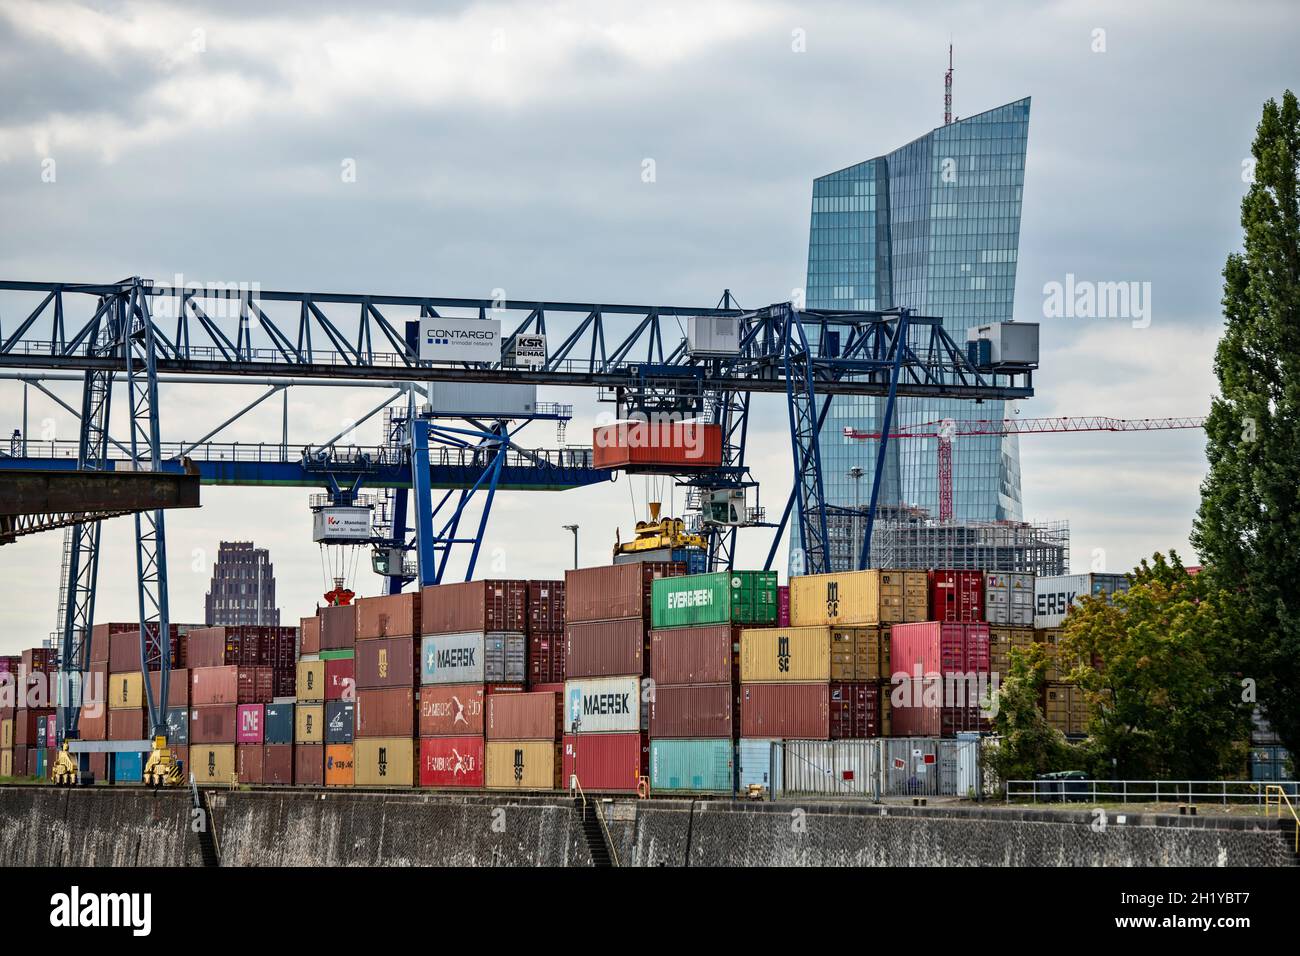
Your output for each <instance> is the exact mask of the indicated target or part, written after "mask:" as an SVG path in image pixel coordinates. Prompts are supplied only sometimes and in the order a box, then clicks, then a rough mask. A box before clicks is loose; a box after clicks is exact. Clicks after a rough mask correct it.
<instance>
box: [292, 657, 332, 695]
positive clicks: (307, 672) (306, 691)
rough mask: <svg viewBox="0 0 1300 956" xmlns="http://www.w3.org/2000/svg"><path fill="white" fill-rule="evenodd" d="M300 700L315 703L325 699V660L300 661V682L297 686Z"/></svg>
mask: <svg viewBox="0 0 1300 956" xmlns="http://www.w3.org/2000/svg"><path fill="white" fill-rule="evenodd" d="M296 691H297V696H298V700H299V702H300V703H301V702H304V701H305V702H307V703H314V702H316V701H322V702H323V701H324V700H325V662H324V661H299V662H298V684H297V687H296Z"/></svg>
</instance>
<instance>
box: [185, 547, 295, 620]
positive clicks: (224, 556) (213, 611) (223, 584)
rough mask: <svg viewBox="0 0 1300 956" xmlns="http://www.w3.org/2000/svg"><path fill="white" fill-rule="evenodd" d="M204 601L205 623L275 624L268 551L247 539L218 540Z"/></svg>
mask: <svg viewBox="0 0 1300 956" xmlns="http://www.w3.org/2000/svg"><path fill="white" fill-rule="evenodd" d="M204 604H205V610H204V621H205V623H207V625H208V626H209V627H212V626H215V625H222V624H225V625H236V624H261V625H265V626H278V625H279V623H280V609H279V608H278V607H276V606H275V572H274V570H273V569H272V567H271V553H270V552H269V551H267V550H266V548H255V547H253V542H251V541H222V542H221V545H220V546H219V547H218V549H217V562H216V564H215V565H213V567H212V584H211V585H210V586H209V588H208V594H207V598H206V599H205V602H204Z"/></svg>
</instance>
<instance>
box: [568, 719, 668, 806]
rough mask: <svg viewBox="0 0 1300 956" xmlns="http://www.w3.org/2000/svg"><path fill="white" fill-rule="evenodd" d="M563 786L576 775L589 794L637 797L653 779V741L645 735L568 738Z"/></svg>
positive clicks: (576, 736) (576, 735)
mask: <svg viewBox="0 0 1300 956" xmlns="http://www.w3.org/2000/svg"><path fill="white" fill-rule="evenodd" d="M563 758H564V766H563V773H562V777H561V786H562V787H567V786H569V779H570V777H572V776H573V775H574V774H577V777H578V783H579V784H580V785H581V786H582V789H583V790H584V791H586V792H587V793H636V788H637V781H638V780H639V779H640V778H641V777H648V776H649V775H650V740H649V738H648V737H647V736H646V735H645V734H642V733H630V734H566V735H565V736H564V751H563Z"/></svg>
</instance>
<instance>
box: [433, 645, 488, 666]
mask: <svg viewBox="0 0 1300 956" xmlns="http://www.w3.org/2000/svg"><path fill="white" fill-rule="evenodd" d="M477 649H478V648H475V647H448V648H446V649H445V650H441V651H438V666H439V667H473V666H474V652H475V651H476V650H477Z"/></svg>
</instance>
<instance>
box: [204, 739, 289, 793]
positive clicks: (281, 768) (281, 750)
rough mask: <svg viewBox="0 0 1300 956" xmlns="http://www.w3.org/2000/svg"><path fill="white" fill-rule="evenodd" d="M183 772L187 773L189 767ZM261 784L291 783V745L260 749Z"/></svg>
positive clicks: (269, 746) (265, 746) (276, 745)
mask: <svg viewBox="0 0 1300 956" xmlns="http://www.w3.org/2000/svg"><path fill="white" fill-rule="evenodd" d="M185 770H186V771H187V772H188V771H189V767H188V766H186V767H185ZM262 782H263V783H270V784H276V785H277V786H287V785H288V784H291V783H293V744H266V745H264V746H263V747H262Z"/></svg>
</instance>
